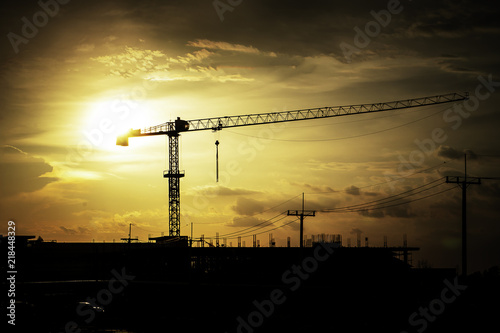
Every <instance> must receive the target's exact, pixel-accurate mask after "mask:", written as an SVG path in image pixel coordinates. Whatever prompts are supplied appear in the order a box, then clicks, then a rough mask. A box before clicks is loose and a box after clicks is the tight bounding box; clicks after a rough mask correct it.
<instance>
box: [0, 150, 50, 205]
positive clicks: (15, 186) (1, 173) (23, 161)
mask: <svg viewBox="0 0 500 333" xmlns="http://www.w3.org/2000/svg"><path fill="white" fill-rule="evenodd" d="M0 157H1V159H0V160H1V161H0V183H1V184H2V186H0V195H2V196H10V195H15V194H18V193H28V192H34V191H37V190H40V189H42V188H43V187H45V186H46V185H47V184H50V183H52V182H55V181H57V180H58V178H54V177H41V176H42V175H44V174H45V173H48V172H51V171H52V169H53V168H52V166H51V165H50V164H48V163H46V162H45V161H44V160H43V159H42V158H37V157H33V156H30V155H29V154H28V153H26V152H24V151H22V150H20V149H18V148H16V147H13V146H3V147H1V149H0Z"/></svg>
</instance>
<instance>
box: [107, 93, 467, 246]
mask: <svg viewBox="0 0 500 333" xmlns="http://www.w3.org/2000/svg"><path fill="white" fill-rule="evenodd" d="M468 97H469V94H468V93H467V92H464V93H449V94H444V95H435V96H427V97H420V98H413V99H406V100H398V101H392V102H381V103H371V104H355V105H344V106H328V107H319V108H311V109H300V110H293V111H281V112H269V113H254V114H247V115H235V116H224V117H213V118H203V119H194V120H183V119H180V117H178V118H177V119H176V120H174V121H169V122H165V123H162V124H160V125H156V126H151V127H147V128H143V129H130V130H129V131H128V132H127V133H126V134H124V135H121V136H119V137H118V138H117V140H116V144H117V145H119V146H128V144H129V138H132V137H143V136H152V135H168V139H169V140H168V156H169V168H168V170H165V171H164V172H163V177H164V178H168V202H169V236H180V225H181V223H180V178H182V177H184V176H185V173H184V171H181V170H179V136H180V133H182V132H193V131H204V130H212V131H220V130H222V129H224V128H230V127H242V126H253V125H264V124H273V123H281V122H291V121H302V120H312V119H320V118H332V117H340V116H350V115H356V114H364V113H375V112H382V111H391V110H401V109H410V108H416V107H423V106H430V105H436V104H443V103H451V102H457V101H463V100H466V99H468Z"/></svg>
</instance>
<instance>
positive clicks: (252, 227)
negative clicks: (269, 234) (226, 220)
mask: <svg viewBox="0 0 500 333" xmlns="http://www.w3.org/2000/svg"><path fill="white" fill-rule="evenodd" d="M280 215H283V213H279V214H278V215H276V216H273V217H271V218H270V219H268V220H265V221H262V222H260V223H257V224H255V225H253V226H251V227H248V228H245V229H243V230H238V231H234V232H230V233H227V234H222V235H219V237H222V236H229V235H233V234H240V233H246V232H247V230H251V229H254V228H257V229H260V228H265V227H267V226H269V225H271V224H274V223H275V222H278V221H281V220H282V219H283V218H284V217H283V218H281V219H279V220H277V221H274V222H270V221H271V220H273V219H275V218H277V217H278V216H280ZM285 217H286V216H285ZM265 223H268V224H267V225H263V224H265ZM261 225H263V226H261ZM259 226H261V227H259ZM208 238H213V237H208Z"/></svg>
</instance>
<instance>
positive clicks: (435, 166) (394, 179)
mask: <svg viewBox="0 0 500 333" xmlns="http://www.w3.org/2000/svg"><path fill="white" fill-rule="evenodd" d="M443 164H446V162H443V163H440V164H437V165H434V166H431V167H429V168H427V169H423V170H420V171H416V172H414V173H412V174H410V175H408V176H401V177H398V178H393V179H391V180H386V181H385V182H380V183H375V184H370V185H366V186H361V187H358V186H356V187H357V188H358V189H364V188H368V187H373V186H378V185H383V184H387V183H391V182H395V181H399V180H401V179H405V178H409V177H411V176H414V175H416V174H419V173H422V172H426V171H429V170H432V169H435V168H438V167H440V166H442V165H443ZM337 192H338V191H336V192H332V191H325V192H309V193H306V194H324V193H337Z"/></svg>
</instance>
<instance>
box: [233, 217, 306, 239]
mask: <svg viewBox="0 0 500 333" xmlns="http://www.w3.org/2000/svg"><path fill="white" fill-rule="evenodd" d="M285 217H287V216H285ZM285 217H283V218H285ZM280 220H282V219H280ZM298 220H299V218H296V219H294V220H292V221H290V222H287V223H284V224H282V225H279V226H277V227H275V228H272V229H267V230H264V231H262V232H258V233H249V234H247V235H244V234H242V235H239V236H234V237H227V238H229V239H235V238H238V237H249V236H252V235H261V234H264V233H267V232H269V231H273V230H276V229H279V228H283V227H286V226H287V225H289V224H291V223H293V222H296V221H298ZM276 222H277V221H276Z"/></svg>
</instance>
